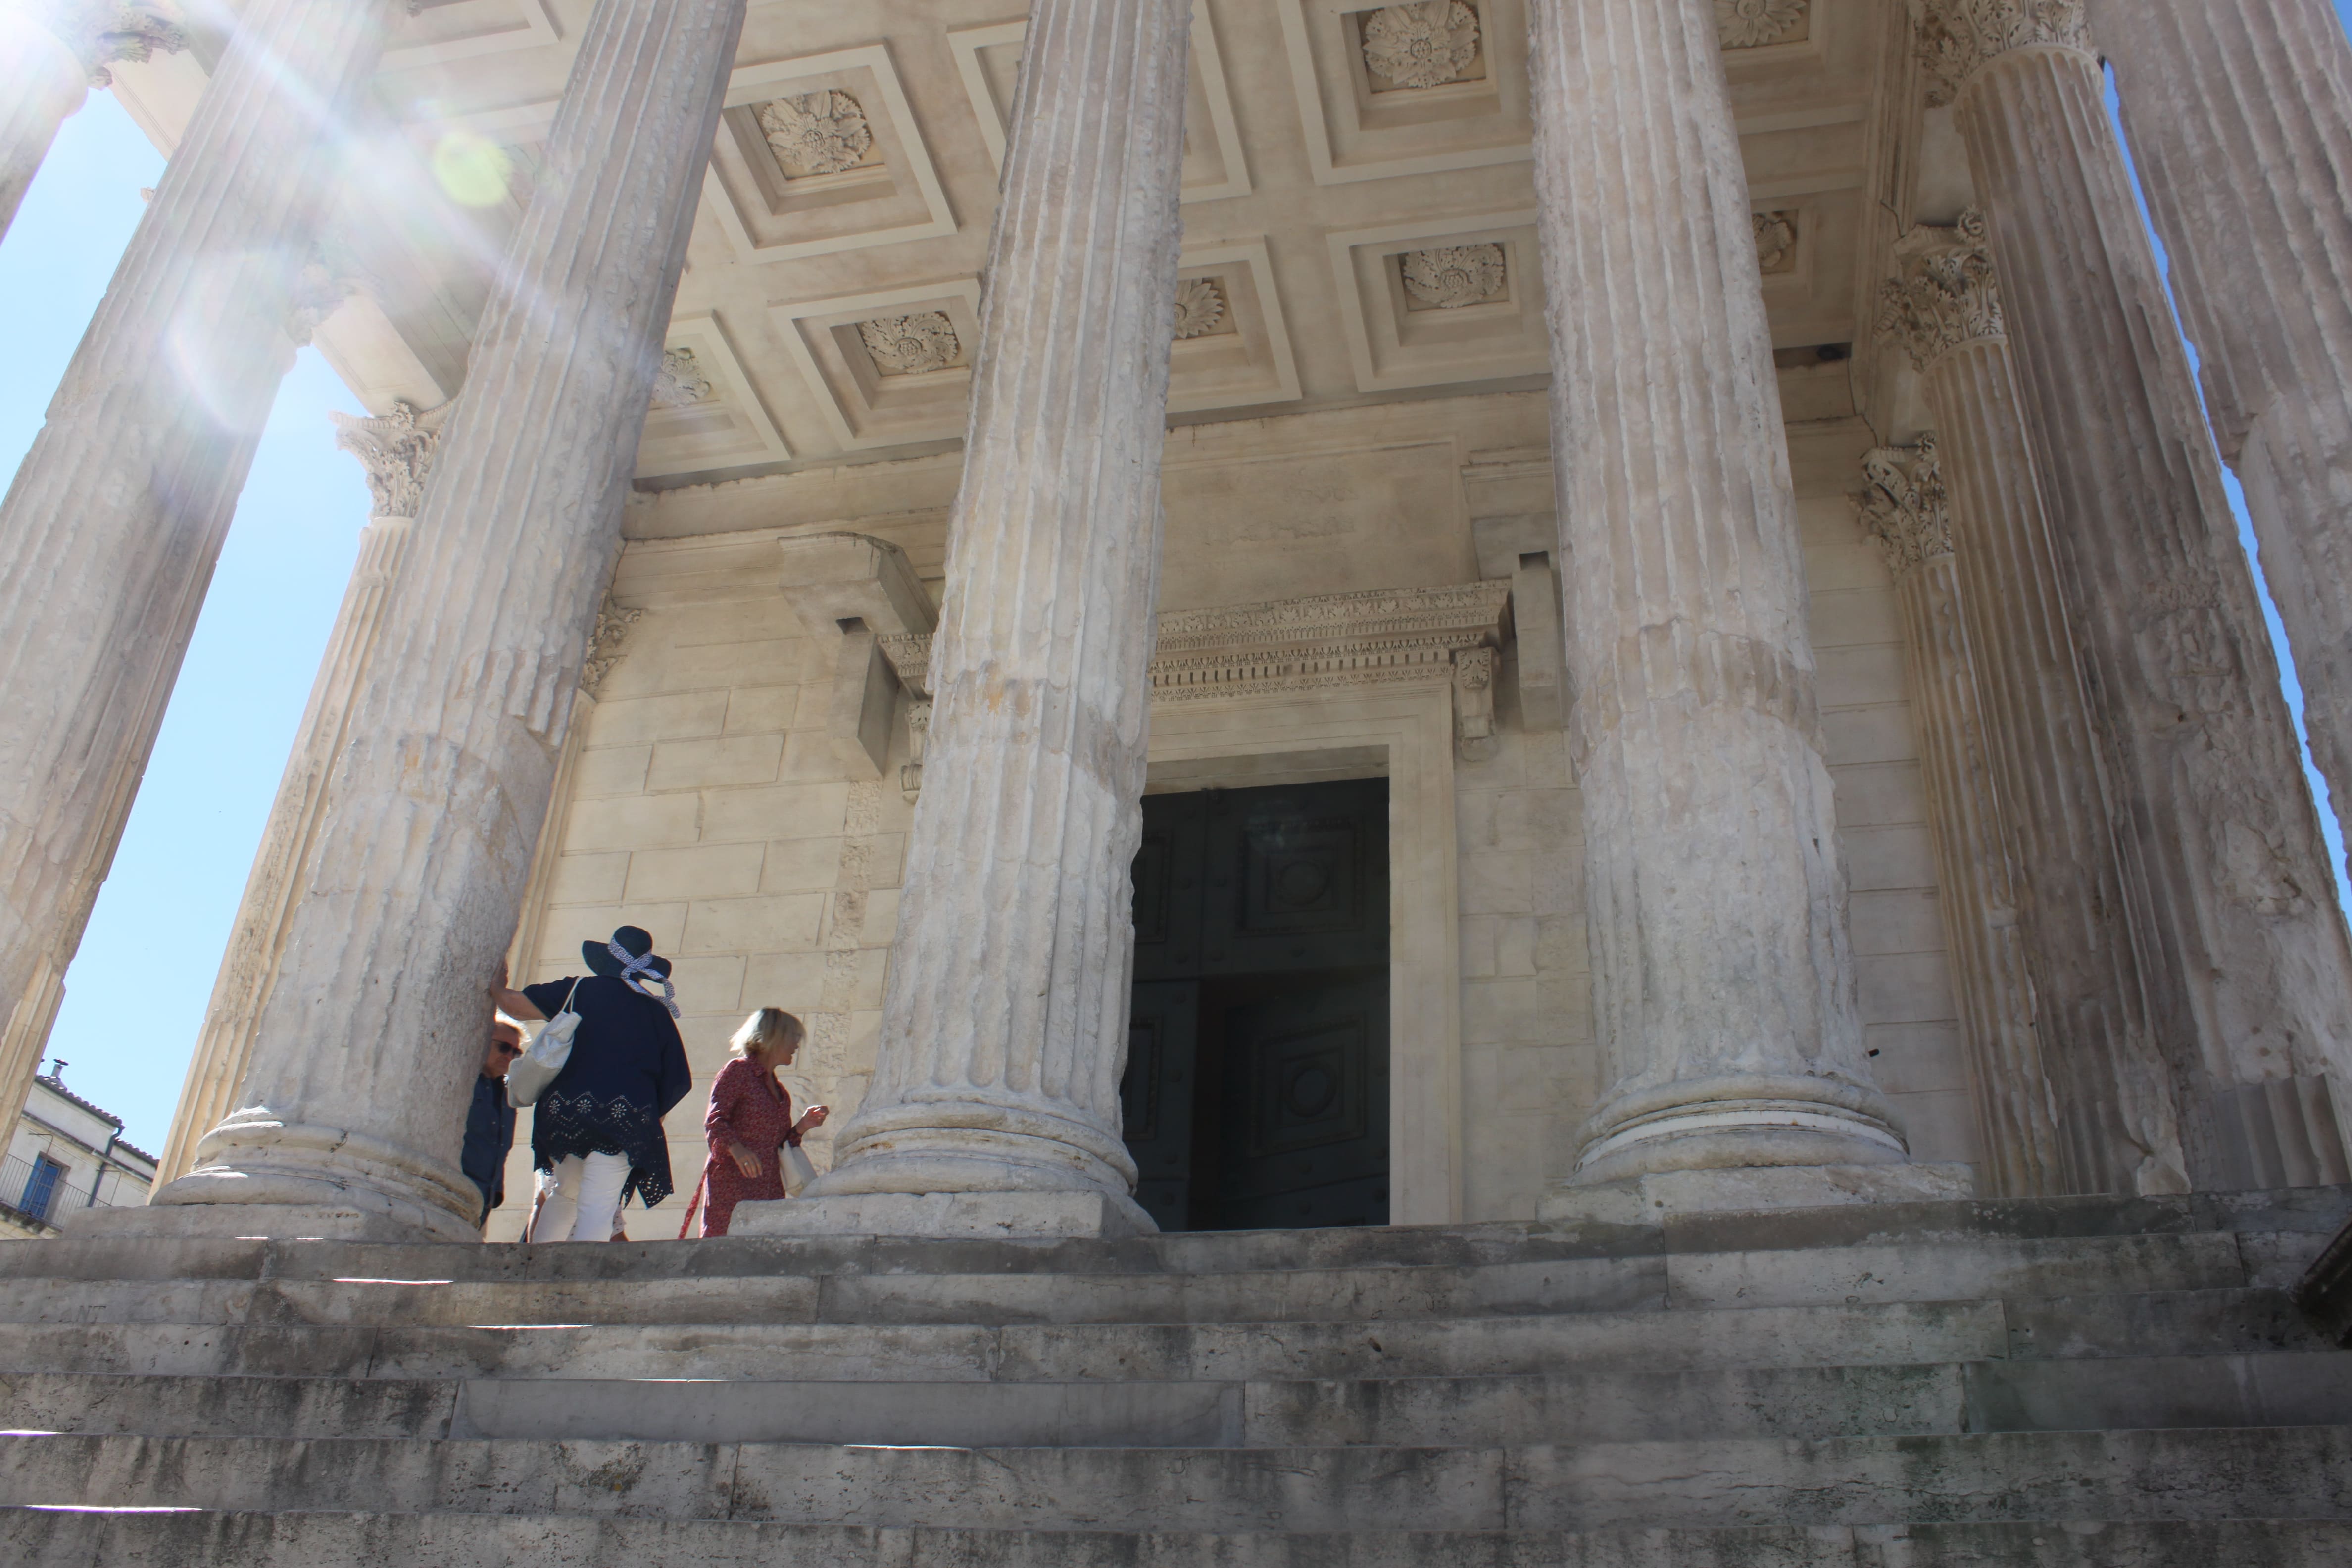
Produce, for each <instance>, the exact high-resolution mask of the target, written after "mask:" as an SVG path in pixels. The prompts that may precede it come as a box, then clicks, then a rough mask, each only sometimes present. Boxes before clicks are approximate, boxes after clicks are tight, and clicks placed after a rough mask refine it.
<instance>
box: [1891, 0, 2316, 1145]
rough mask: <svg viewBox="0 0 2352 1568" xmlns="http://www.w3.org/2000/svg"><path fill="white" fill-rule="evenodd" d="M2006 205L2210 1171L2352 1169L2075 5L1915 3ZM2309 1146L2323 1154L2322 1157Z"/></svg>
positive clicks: (2270, 729)
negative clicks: (2347, 1161) (2332, 1097)
mask: <svg viewBox="0 0 2352 1568" xmlns="http://www.w3.org/2000/svg"><path fill="white" fill-rule="evenodd" d="M1915 16H1916V17H1917V18H1918V22H1919V37H1920V45H1921V48H1922V52H1923V55H1924V57H1925V59H1926V61H1927V65H1928V68H1929V73H1930V75H1931V77H1932V78H1933V79H1934V81H1935V83H1936V90H1937V93H1938V94H1939V95H1949V96H1950V98H1951V100H1952V103H1953V110H1954V114H1955V118H1956V120H1957V122H1958V127H1959V130H1960V133H1961V136H1962V139H1963V141H1964V142H1965V143H1966V145H1967V148H1968V154H1969V168H1970V172H1971V174H1972V175H1973V177H1974V181H1975V184H1976V188H1977V191H1978V194H1979V197H1980V199H1981V200H1982V201H1983V203H1984V206H1985V210H1986V216H1987V218H1988V226H1989V228H1990V239H1991V249H1992V256H1993V260H1994V264H1995V267H1996V269H1997V271H1998V272H1999V274H2000V279H2001V282H2002V285H2003V288H2004V290H2005V296H2006V300H2007V304H2008V308H2009V312H2010V316H2011V324H2012V326H2013V327H2014V328H2015V331H2014V333H2013V335H2012V340H2011V348H2012V352H2013V353H2014V354H2015V356H2016V363H2017V369H2018V373H2019V382H2020V384H2021V387H2022V389H2023V391H2024V395H2025V405H2026V409H2027V413H2028V416H2029V418H2028V423H2029V429H2030V432H2031V434H2032V438H2033V446H2034V456H2035V459H2036V462H2037V465H2038V467H2039V470H2040V472H2041V475H2042V479H2043V481H2044V487H2045V491H2046V493H2047V495H2048V498H2049V500H2050V505H2051V510H2052V515H2053V519H2054V520H2056V521H2058V522H2059V523H2060V525H2061V526H2060V527H2059V528H2058V530H2057V539H2058V542H2059V547H2060V552H2061V557H2062V559H2061V564H2062V567H2063V575H2064V576H2065V578H2066V580H2067V583H2068V585H2069V587H2070V590H2071V592H2072V595H2073V600H2072V602H2073V605H2074V608H2075V610H2076V612H2077V614H2078V616H2079V617H2080V620H2079V625H2080V628H2081V631H2082V633H2083V637H2084V652H2085V654H2086V656H2087V662H2088V666H2089V669H2090V672H2091V674H2092V676H2093V692H2094V696H2095V701H2096V705H2097V706H2096V709H2095V718H2096V719H2097V720H2098V721H2099V723H2100V726H2101V729H2102V731H2103V733H2104V735H2105V739H2106V741H2107V742H2108V744H2109V745H2110V746H2111V747H2112V748H2113V755H2114V766H2115V769H2116V774H2117V777H2118V780H2119V783H2120V784H2121V791H2120V793H2121V794H2122V795H2123V796H2124V797H2125V799H2126V802H2127V804H2128V805H2129V807H2130V817H2129V822H2130V830H2131V834H2132V837H2133V840H2134V846H2133V847H2134V850H2135V852H2136V854H2137V858H2138V861H2139V864H2140V865H2141V867H2142V868H2144V871H2145V875H2146V887H2147V894H2148V898H2147V904H2148V910H2147V913H2148V921H2147V927H2146V930H2145V931H2144V933H2143V934H2144V936H2145V938H2146V940H2147V942H2148V943H2149V945H2150V947H2151V949H2152V952H2151V953H2150V956H2149V961H2148V962H2147V963H2146V964H2145V965H2144V966H2143V980H2144V982H2145V983H2146V984H2147V988H2148V993H2149V996H2150V1000H2151V1003H2152V1007H2151V1023H2152V1026H2153V1028H2154V1032H2155V1035H2156V1037H2157V1039H2158V1041H2159V1042H2160V1044H2161V1046H2162V1047H2163V1049H2164V1051H2165V1054H2166V1057H2167V1060H2168V1066H2169V1067H2170V1069H2171V1074H2172V1079H2173V1086H2172V1087H2173V1091H2174V1096H2175V1101H2176V1104H2177V1106H2178V1108H2179V1126H2180V1138H2181V1142H2182V1145H2183V1147H2184V1149H2185V1151H2186V1152H2187V1154H2188V1173H2189V1177H2190V1179H2191V1181H2192V1182H2193V1183H2194V1184H2195V1185H2197V1186H2198V1187H2200V1188H2204V1187H2243V1186H2252V1185H2257V1184H2269V1183H2273V1182H2275V1181H2276V1180H2277V1179H2279V1178H2280V1177H2285V1178H2287V1179H2289V1180H2291V1181H2310V1180H2315V1179H2319V1173H2321V1172H2322V1171H2324V1170H2328V1169H2340V1168H2341V1165H2342V1159H2343V1155H2342V1149H2343V1135H2342V1133H2341V1132H2340V1131H2339V1130H2338V1128H2337V1126H2336V1116H2335V1113H2334V1111H2333V1110H2332V1108H2331V1106H2330V1104H2329V1099H2330V1095H2329V1085H2330V1083H2331V1081H2332V1082H2333V1083H2334V1084H2336V1085H2342V1084H2344V1083H2345V1082H2346V1081H2347V1068H2352V947H2347V941H2346V935H2345V929H2344V921H2343V918H2342V916H2341V915H2340V914H2339V913H2338V912H2337V910H2336V895H2335V879H2334V878H2333V876H2332V875H2331V874H2330V870H2329V868H2328V865H2327V861H2326V855H2325V852H2324V850H2323V848H2322V846H2321V839H2320V836H2319V822H2318V817H2317V816H2316V814H2315V811H2314V810H2313V806H2312V802H2311V796H2310V791H2309V789H2308V788H2307V786H2306V785H2305V782H2304V778H2303V771H2302V758H2301V750H2300V746H2299V744H2298V742H2297V740H2296V737H2295V733H2294V725H2293V722H2292V721H2291V720H2290V719H2289V717H2288V714H2287V710H2286V704H2285V701H2284V698H2283V697H2282V696H2281V695H2280V692H2279V687H2278V666H2277V662H2276V660H2275V658H2273V655H2272V653H2271V649H2270V644H2269V640H2268V637H2267V636H2266V634H2265V632H2264V629H2263V622H2262V615H2261V611H2260V608H2259V605H2258V603H2257V600H2256V598H2255V595H2254V588H2253V578H2252V572H2251V570H2250V569H2249V567H2248V565H2247V563H2246V560H2245V556H2244V552H2242V550H2241V549H2240V548H2239V546H2238V542H2237V531H2236V528H2235V526H2234V524H2233V522H2232V520H2231V516H2230V511H2229V506H2228V501H2227V499H2226V497H2225V496H2224V493H2223V491H2222V488H2221V464H2220V462H2219V460H2218V459H2217V458H2216V457H2215V454H2214V450H2213V444H2212V441H2211V438H2210V437H2209V436H2208V434H2207V432H2206V427H2205V421H2204V416H2203V413H2202V411H2201V410H2200V407H2199V405H2198V401H2197V392H2196V387H2195V385H2194V384H2193V383H2192V382H2191V380H2190V377H2189V359H2188V352H2187V350H2186V348H2185V347H2184V346H2183V344H2182V343H2181V342H2180V339H2179V333H2178V332H2177V331H2176V330H2175V328H2174V325H2173V319H2172V312H2171V307H2170V303H2169V301H2168V300H2167V299H2166V297H2165V291H2164V285H2163V281H2162V279H2161V277H2160V276H2159V274H2158V269H2157V264H2156V258H2155V253H2154V250H2153V247H2151V245H2150V243H2149V240H2148V237H2147V232H2146V230H2145V228H2144V227H2143V226H2142V225H2141V222H2140V217H2139V212H2138V208H2137V204H2136V202H2135V201H2134V198H2133V195H2132V189H2131V184H2130V180H2129V176H2128V174H2127V173H2126V169H2125V166H2124V160H2123V153H2122V149H2121V146H2120V145H2119V143H2118V142H2117V141H2116V134H2115V130H2114V127H2113V125H2112V123H2111V122H2110V121H2109V120H2108V119H2107V114H2106V110H2105V103H2104V101H2103V91H2104V78H2103V76H2102V73H2101V69H2100V66H2099V62H2098V59H2097V58H2096V57H2095V55H2094V54H2093V53H2092V50H2091V40H2090V37H2089V33H2088V30H2087V28H2086V27H2085V26H2084V23H2083V19H2082V8H2081V5H2080V4H2079V0H2043V3H2040V4H2035V5H2031V6H2027V5H2022V4H2021V0H1915ZM2305 1151H2316V1152H2317V1153H2316V1155H2315V1157H2314V1156H2313V1155H2310V1154H2306V1153H2305Z"/></svg>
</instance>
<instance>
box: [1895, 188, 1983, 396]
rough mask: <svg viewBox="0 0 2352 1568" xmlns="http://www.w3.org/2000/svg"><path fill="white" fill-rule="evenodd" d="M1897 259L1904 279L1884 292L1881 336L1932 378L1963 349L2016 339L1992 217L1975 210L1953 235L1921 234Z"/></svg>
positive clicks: (1901, 247)
mask: <svg viewBox="0 0 2352 1568" xmlns="http://www.w3.org/2000/svg"><path fill="white" fill-rule="evenodd" d="M1895 258H1896V260H1897V261H1898V262H1899V263H1900V264H1901V267H1902V272H1901V274H1900V276H1898V277H1895V278H1890V279H1886V280H1885V282H1883V283H1881V284H1880V285H1879V286H1878V335H1879V337H1880V338H1882V339H1885V340H1887V341H1890V342H1895V343H1897V344H1899V345H1900V346H1901V347H1902V348H1903V350H1904V352H1905V353H1908V354H1909V355H1910V356H1911V363H1913V364H1914V365H1916V366H1917V367H1918V368H1919V369H1921V370H1925V369H1927V366H1928V365H1930V364H1931V363H1934V362H1935V361H1936V360H1937V358H1938V357H1939V356H1941V355H1943V354H1946V353H1950V352H1951V351H1952V350H1953V349H1956V348H1958V347H1960V346H1961V345H1962V344H1963V343H1971V342H1979V341H1982V340H1985V339H1998V338H2006V337H2007V336H2008V335H2009V327H2008V323H2007V321H2005V319H2004V317H2003V315H2002V311H2001V304H2000V285H1999V284H1998V283H1996V282H1995V281H1994V279H1993V271H1992V253H1991V251H1990V249H1988V248H1987V247H1986V244H1985V220H1984V214H1982V213H1980V212H1979V211H1977V210H1976V209H1975V208H1974V207H1970V208H1969V210H1968V211H1966V212H1964V213H1962V214H1961V215H1960V217H1959V222H1958V223H1957V224H1956V225H1954V226H1952V227H1950V228H1929V227H1925V226H1922V227H1919V228H1915V229H1913V230H1912V231H1911V232H1910V233H1909V234H1906V235H1905V236H1904V237H1903V238H1902V240H1901V241H1900V242H1899V243H1897V244H1896V246H1895Z"/></svg>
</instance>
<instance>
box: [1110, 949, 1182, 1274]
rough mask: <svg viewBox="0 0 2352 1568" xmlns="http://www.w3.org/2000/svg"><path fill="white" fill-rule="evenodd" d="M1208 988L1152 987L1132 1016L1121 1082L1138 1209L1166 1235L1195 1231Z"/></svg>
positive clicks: (1139, 991) (1141, 993) (1177, 983)
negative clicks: (1196, 1097)
mask: <svg viewBox="0 0 2352 1568" xmlns="http://www.w3.org/2000/svg"><path fill="white" fill-rule="evenodd" d="M1200 993H1201V987H1200V983H1199V982H1197V981H1192V980H1161V981H1152V982H1147V983H1145V984H1140V985H1138V986H1137V987H1136V988H1135V1004H1134V1007H1133V1010H1132V1011H1131V1012H1130V1013H1129V1016H1128V1024H1127V1076H1126V1077H1125V1078H1124V1079H1121V1080H1120V1081H1119V1104H1120V1109H1121V1110H1122V1111H1123V1113H1124V1114H1125V1116H1126V1118H1127V1152H1129V1153H1130V1154H1132V1155H1134V1156H1135V1169H1136V1184H1135V1201H1136V1202H1137V1203H1139V1204H1141V1205H1143V1207H1144V1209H1145V1211H1146V1212H1147V1213H1149V1214H1150V1215H1151V1217H1152V1218H1153V1219H1155V1220H1158V1221H1159V1222H1160V1229H1162V1230H1183V1229H1186V1228H1188V1226H1189V1215H1190V1214H1191V1209H1192V1092H1193V1076H1194V1074H1193V1055H1194V1045H1195V1041H1196V1038H1197V1036H1198V1032H1199V1005H1200Z"/></svg>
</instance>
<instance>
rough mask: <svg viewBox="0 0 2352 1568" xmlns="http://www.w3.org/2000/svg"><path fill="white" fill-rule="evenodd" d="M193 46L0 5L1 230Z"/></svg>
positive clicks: (66, 0) (83, 7)
mask: <svg viewBox="0 0 2352 1568" xmlns="http://www.w3.org/2000/svg"><path fill="white" fill-rule="evenodd" d="M186 47H188V40H187V37H186V35H185V34H184V33H182V32H181V30H180V28H179V27H178V26H176V25H175V24H173V22H171V21H170V20H169V19H167V18H165V17H163V16H158V15H157V14H155V13H154V12H152V11H150V10H148V9H146V8H144V7H142V6H136V5H126V4H123V3H122V0H16V3H15V4H8V5H0V83H5V91H0V235H5V234H6V233H7V232H8V226H9V225H10V224H11V223H13V222H14V221H15V220H16V208H17V206H18V205H20V204H21V203H22V202H23V201H24V199H25V191H26V187H28V186H29V185H31V184H32V183H33V176H34V175H36V174H39V173H40V172H41V162H42V160H43V159H45V158H47V156H48V155H49V144H50V143H51V142H55V141H56V140H57V138H58V126H60V125H62V124H64V123H65V121H66V120H67V118H68V116H69V115H71V114H72V113H73V112H74V111H75V110H78V109H79V108H80V107H81V106H82V100H84V99H86V98H87V97H89V89H91V88H93V87H106V86H109V85H110V84H111V83H112V82H113V79H114V78H113V76H112V74H111V73H110V72H109V71H108V69H107V68H108V67H109V66H111V65H114V64H117V63H119V62H121V61H126V60H135V61H138V62H140V63H141V64H144V63H145V62H146V61H148V60H150V59H152V58H154V56H155V52H156V51H157V50H159V49H160V50H162V51H163V52H164V53H165V54H177V53H178V52H179V51H180V50H182V49H184V48H186ZM9 1103H10V1104H15V1103H16V1101H14V1100H11V1101H10V1102H9Z"/></svg>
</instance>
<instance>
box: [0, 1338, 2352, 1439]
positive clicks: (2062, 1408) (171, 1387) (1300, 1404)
mask: <svg viewBox="0 0 2352 1568" xmlns="http://www.w3.org/2000/svg"><path fill="white" fill-rule="evenodd" d="M0 1407H5V1409H6V1411H7V1412H8V1417H7V1418H8V1420H9V1421H10V1422H11V1423H12V1424H13V1425H14V1427H15V1429H16V1430H20V1431H30V1432H60V1433H72V1434H80V1435H113V1434H126V1435H138V1436H180V1437H215V1436H248V1437H290V1438H326V1437H457V1438H534V1439H537V1438H562V1437H573V1436H587V1435H593V1436H596V1437H598V1438H600V1439H616V1440H617V1439H627V1440H632V1441H642V1442H666V1443H680V1442H711V1443H842V1444H886V1445H923V1444H947V1445H953V1446H958V1447H1253V1448H1277V1447H1361V1446H1371V1447H1516V1446H1522V1445H1527V1444H1537V1443H1548V1444H1568V1443H1574V1444H1591V1443H1616V1442H1661V1441H1682V1440H1696V1439H1701V1438H1723V1437H1801V1438H1827V1437H1834V1436H1873V1435H1879V1436H1902V1435H1930V1434H1937V1433H1961V1432H2020V1431H2085V1430H2125V1429H2135V1428H2158V1427H2186V1426H2216V1427H2219V1426H2314V1425H2324V1424H2326V1423H2327V1422H2330V1421H2333V1420H2336V1419H2337V1418H2339V1417H2341V1416H2343V1415H2345V1414H2346V1413H2347V1411H2352V1357H2347V1356H2343V1355H2340V1354H2335V1353H2331V1352H2315V1353H2311V1354H2279V1355H2271V1356H2192V1357H2163V1358H2150V1359H2147V1360H2136V1361H2126V1360H2107V1361H2090V1362H2063V1363H2050V1362H1971V1363H1927V1364H1918V1365H1907V1366H1905V1365H1895V1366H1878V1367H1854V1366H1843V1367H1743V1368H1730V1369H1709V1370H1694V1371H1682V1372H1661V1371H1655V1370H1649V1369H1641V1370H1636V1369H1633V1368H1630V1367H1615V1368H1610V1369H1606V1370H1601V1369H1593V1370H1588V1371H1584V1372H1579V1373H1542V1374H1534V1375H1524V1376H1509V1377H1455V1378H1363V1379H1348V1380H1328V1379H1317V1380H1311V1381H1307V1380H1302V1381H1253V1382H1212V1381H1188V1382H1172V1381H1171V1382H1159V1383H1131V1384H1129V1383H1099V1382H1097V1383H1042V1382H1025V1383H979V1382H968V1383H955V1382H940V1381H931V1382H921V1383H895V1382H887V1381H885V1382H858V1383H856V1384H841V1383H831V1382H804V1381H789V1380H782V1379H774V1378H768V1379H757V1380H753V1379H742V1380H731V1381H727V1382H702V1381H678V1380H667V1381H661V1382H645V1381H635V1380H623V1379H601V1378H581V1377H574V1378H562V1379H527V1380H516V1379H502V1378H474V1379H465V1380H434V1379H420V1378H294V1377H119V1376H102V1375H90V1374H82V1373H17V1374H10V1375H6V1376H0Z"/></svg>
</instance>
